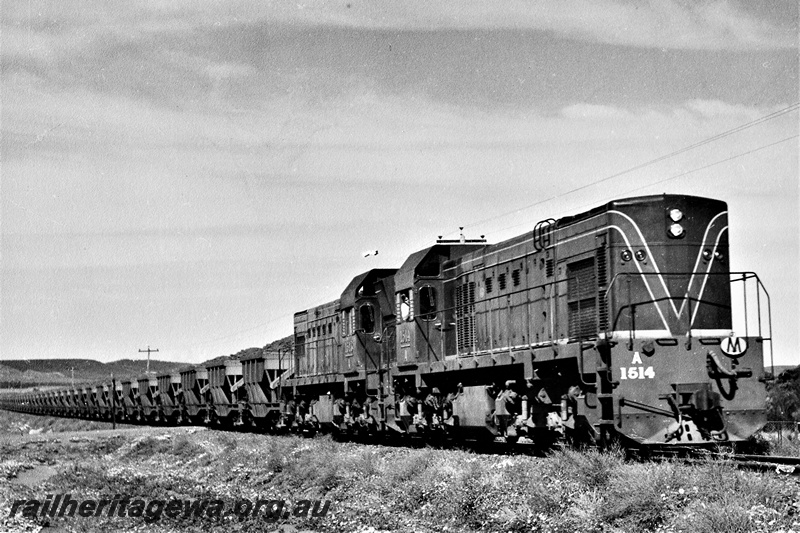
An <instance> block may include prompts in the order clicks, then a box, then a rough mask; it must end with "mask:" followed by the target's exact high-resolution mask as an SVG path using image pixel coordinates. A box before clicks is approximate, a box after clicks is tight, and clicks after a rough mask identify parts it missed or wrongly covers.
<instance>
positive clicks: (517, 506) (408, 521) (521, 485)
mask: <svg viewBox="0 0 800 533" xmlns="http://www.w3.org/2000/svg"><path fill="white" fill-rule="evenodd" d="M0 416H2V417H5V416H7V415H6V414H0ZM56 439H58V435H56V434H51V435H43V436H41V438H40V439H38V440H36V441H30V437H27V438H25V439H21V438H16V439H5V440H2V439H0V530H3V531H7V530H36V529H37V528H39V527H41V526H57V527H61V528H65V529H67V530H70V531H72V530H75V531H107V530H120V529H124V530H131V529H136V530H152V531H163V530H169V529H172V530H176V531H203V532H205V531H274V530H276V529H277V528H279V527H280V528H281V529H280V530H281V531H287V530H288V531H296V530H300V531H398V532H400V531H402V532H407V531H408V532H412V531H453V532H458V531H498V532H499V531H502V532H506V531H542V532H545V531H547V532H550V531H552V532H560V531H564V532H567V531H569V532H572V531H580V532H582V533H585V532H625V531H631V532H633V531H665V532H666V531H692V532H701V533H702V532H709V533H711V532H714V533H717V532H740V531H741V532H750V531H770V532H774V531H784V532H788V531H792V530H793V531H800V484H798V483H797V480H798V478H796V477H779V476H777V475H775V474H771V473H754V472H745V471H738V470H735V469H734V468H732V467H731V466H730V465H727V464H724V463H719V462H715V463H709V464H703V465H693V466H689V465H684V464H679V463H661V464H656V463H630V462H626V461H625V460H624V459H623V457H622V456H621V455H620V454H613V453H612V454H603V453H598V452H595V451H588V452H585V453H578V452H574V451H566V452H559V453H555V454H553V455H552V456H550V457H547V458H543V459H542V458H533V457H518V456H517V457H508V456H507V457H503V456H491V455H475V454H472V453H468V452H461V451H453V450H434V449H408V448H389V447H381V446H364V445H356V444H351V443H336V442H333V441H331V440H330V439H327V438H316V439H302V438H297V437H270V436H263V435H254V434H237V433H222V432H215V431H204V430H195V429H191V428H171V429H161V430H156V431H155V432H153V430H150V433H144V432H142V431H141V430H139V429H134V430H120V431H118V435H117V433H115V432H111V433H107V432H104V435H103V436H94V437H92V438H86V439H75V438H72V439H60V441H59V442H55V440H56ZM44 464H46V465H49V466H50V467H51V468H52V470H50V472H51V476H50V477H47V478H44V479H41V480H40V481H37V482H36V483H35V484H31V486H26V485H24V484H19V483H15V478H14V476H16V475H24V474H25V472H28V471H30V470H29V469H31V468H33V469H34V471H35V469H36V468H42V466H41V465H44ZM52 474H54V475H52ZM57 492H70V493H71V494H72V495H73V497H80V498H84V499H85V498H92V497H95V498H99V497H100V496H105V497H110V496H113V495H114V494H132V495H142V496H146V497H148V498H162V499H169V498H191V499H194V498H218V499H221V500H224V501H225V502H226V505H230V506H232V505H233V502H234V501H235V500H237V499H240V498H248V499H251V500H256V499H258V498H267V499H285V500H289V501H297V500H299V499H327V500H330V501H331V502H332V504H331V508H330V512H329V513H328V515H327V516H326V517H324V518H322V519H308V518H307V519H302V520H295V519H289V520H287V521H281V522H278V523H268V522H264V521H263V520H262V519H257V518H249V519H246V520H243V521H240V520H239V518H238V517H236V516H228V517H224V518H222V519H219V520H209V519H207V518H203V519H191V520H184V519H179V520H176V519H168V518H166V517H164V518H162V520H161V521H160V522H159V523H156V524H146V523H144V522H143V520H142V519H135V518H124V519H114V520H111V519H108V518H77V517H76V518H71V519H61V520H55V521H52V520H51V521H50V522H46V521H44V520H41V519H40V520H38V521H31V520H27V519H24V518H20V517H17V518H16V519H13V520H10V519H8V518H7V516H8V514H9V510H10V505H11V502H12V501H13V500H16V499H23V498H40V499H43V498H44V497H45V495H46V494H50V493H57ZM292 520H295V521H292Z"/></svg>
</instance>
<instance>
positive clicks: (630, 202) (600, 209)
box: [556, 193, 724, 228]
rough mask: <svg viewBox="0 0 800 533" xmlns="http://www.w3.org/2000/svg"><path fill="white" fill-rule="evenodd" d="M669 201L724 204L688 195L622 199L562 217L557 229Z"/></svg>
mask: <svg viewBox="0 0 800 533" xmlns="http://www.w3.org/2000/svg"><path fill="white" fill-rule="evenodd" d="M668 199H680V200H682V201H686V200H691V201H693V202H708V203H724V202H723V201H722V200H715V199H714V198H706V197H703V196H690V195H686V194H667V193H664V194H652V195H649V196H631V197H630V198H620V199H619V200H612V201H610V202H608V203H605V204H603V205H600V206H597V207H595V208H593V209H590V210H589V211H584V212H583V213H578V214H577V215H570V216H566V217H561V218H559V219H558V220H557V221H556V227H557V228H561V227H564V226H568V225H570V224H575V223H576V222H580V221H581V220H586V219H587V218H591V217H593V216H595V215H599V214H600V213H605V212H606V211H609V210H612V209H616V208H621V207H630V206H635V205H643V204H655V203H663V202H664V201H666V200H668Z"/></svg>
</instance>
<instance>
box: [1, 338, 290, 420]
mask: <svg viewBox="0 0 800 533" xmlns="http://www.w3.org/2000/svg"><path fill="white" fill-rule="evenodd" d="M290 366H291V352H288V351H287V352H285V353H284V352H275V353H268V352H264V351H263V350H248V351H247V352H246V353H245V354H244V356H243V357H241V358H240V359H236V358H233V357H221V358H216V359H213V360H212V361H209V362H208V363H205V365H204V366H196V367H187V368H184V369H182V370H181V371H179V372H169V373H162V374H158V375H155V374H144V375H141V376H139V377H137V378H135V379H130V378H129V379H121V380H119V381H116V380H115V381H112V382H111V383H103V384H100V385H86V386H81V387H75V388H71V389H59V390H52V391H44V392H36V393H29V394H24V395H19V396H14V397H12V398H6V401H7V402H9V401H10V402H12V403H14V404H16V405H9V406H7V407H10V408H12V409H15V410H20V411H25V412H30V413H34V414H48V415H56V416H66V417H78V418H100V419H106V420H111V419H112V417H113V418H115V419H116V420H118V421H137V422H145V423H157V422H161V423H175V424H177V423H181V422H183V423H214V422H220V423H222V422H225V421H235V422H243V421H249V422H254V417H259V418H263V417H266V416H267V415H268V413H269V412H270V411H272V412H277V409H279V406H280V404H279V402H278V397H279V394H280V393H281V386H280V383H279V381H280V380H279V379H278V377H279V376H280V374H281V373H283V371H285V369H287V368H289V367H290ZM281 367H283V369H284V370H281ZM245 400H246V405H247V409H246V415H247V416H243V415H245V409H243V407H244V406H245ZM240 411H241V412H240Z"/></svg>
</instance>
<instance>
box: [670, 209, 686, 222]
mask: <svg viewBox="0 0 800 533" xmlns="http://www.w3.org/2000/svg"><path fill="white" fill-rule="evenodd" d="M669 219H670V220H672V221H673V222H680V221H681V220H682V219H683V211H681V210H680V209H670V210H669Z"/></svg>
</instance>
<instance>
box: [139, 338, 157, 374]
mask: <svg viewBox="0 0 800 533" xmlns="http://www.w3.org/2000/svg"><path fill="white" fill-rule="evenodd" d="M157 351H158V348H154V349H152V350H151V349H150V345H149V344H148V345H147V349H146V350H139V353H145V352H147V373H148V374H149V373H150V353H151V352H157Z"/></svg>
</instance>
